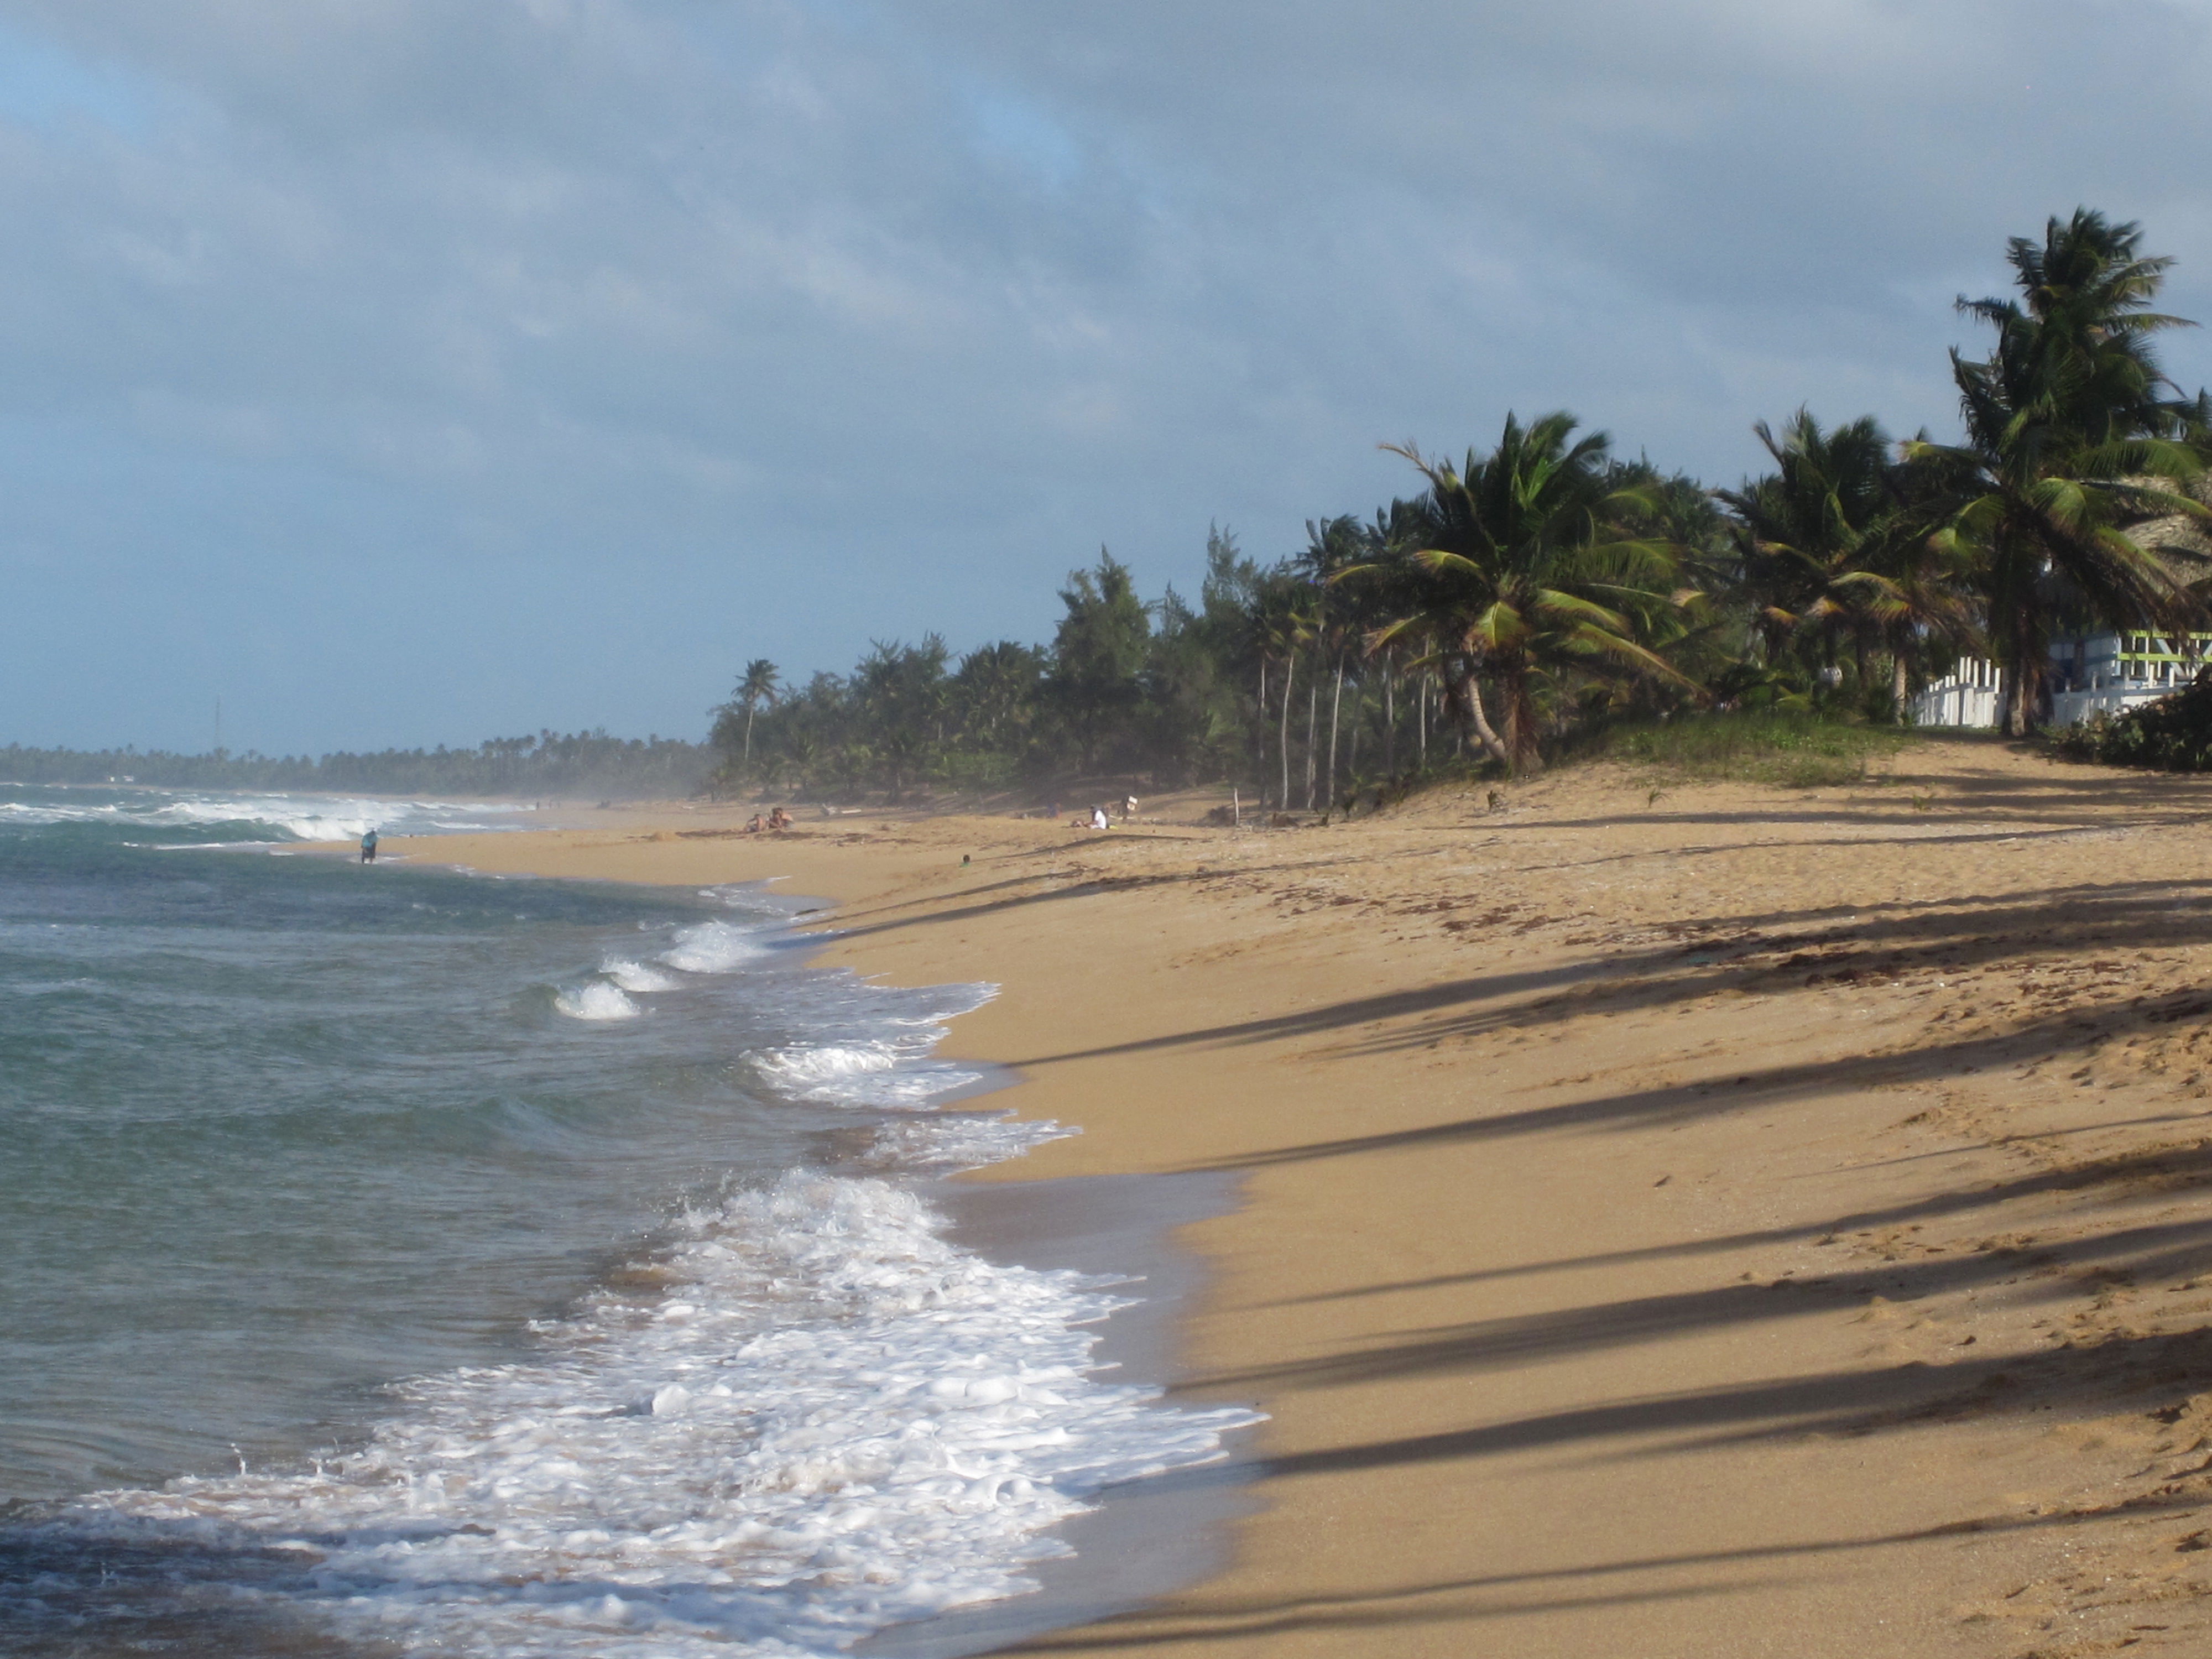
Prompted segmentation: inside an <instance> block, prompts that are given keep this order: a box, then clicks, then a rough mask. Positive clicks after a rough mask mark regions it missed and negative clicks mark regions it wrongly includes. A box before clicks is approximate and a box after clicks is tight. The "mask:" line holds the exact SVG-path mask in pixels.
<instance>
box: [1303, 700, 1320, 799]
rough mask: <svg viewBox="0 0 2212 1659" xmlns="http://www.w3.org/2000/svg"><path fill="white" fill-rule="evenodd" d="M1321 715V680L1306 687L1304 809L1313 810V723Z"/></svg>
mask: <svg viewBox="0 0 2212 1659" xmlns="http://www.w3.org/2000/svg"><path fill="white" fill-rule="evenodd" d="M1320 715H1321V682H1320V681H1318V680H1316V681H1315V682H1314V684H1311V685H1310V686H1308V687H1307V688H1306V811H1309V812H1310V811H1313V810H1314V802H1313V792H1314V748H1315V744H1314V723H1315V721H1316V720H1318V719H1319V718H1320Z"/></svg>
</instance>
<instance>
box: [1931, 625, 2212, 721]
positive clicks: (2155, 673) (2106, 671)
mask: <svg viewBox="0 0 2212 1659" xmlns="http://www.w3.org/2000/svg"><path fill="white" fill-rule="evenodd" d="M2176 647H2179V648H2178V649H2177V648H2176ZM2209 659H2212V634H2186V635H2165V634H2151V633H2144V632H2133V633H2114V634H2085V635H2075V636H2071V637H2069V638H2066V639H2059V640H2053V641H2051V673H2050V676H2049V678H2047V679H2046V680H2045V683H2044V685H2045V693H2046V695H2047V696H2048V697H2049V699H2050V709H2049V718H2050V722H2051V725H2053V726H2079V725H2081V722H2082V721H2084V720H2087V719H2088V718H2089V717H2090V716H2091V715H2093V714H2120V713H2122V712H2123V711H2124V710H2126V709H2130V708H2136V707H2138V706H2139V705H2141V704H2143V703H2147V702H2157V701H2158V700H2159V699H2160V697H2163V696H2169V695H2171V694H2172V693H2173V692H2175V691H2178V690H2180V689H2181V688H2182V687H2183V686H2185V685H2187V684H2189V683H2190V682H2191V680H2193V679H2195V678H2197V670H2198V669H2199V668H2200V667H2202V666H2203V665H2204V664H2205V662H2206V661H2207V660H2209ZM2001 680H2002V672H2001V671H2000V670H1999V669H1998V667H1997V665H1996V664H1995V663H1993V662H1990V661H1989V660H1987V659H1984V658H1981V657H1962V658H1960V659H1959V662H1958V665H1957V666H1956V667H1954V669H1953V670H1952V671H1951V672H1950V673H1949V674H1948V675H1946V676H1945V677H1944V678H1942V679H1940V680H1935V681H1931V682H1930V683H1929V685H1928V686H1927V688H1926V689H1925V690H1922V691H1921V692H1919V693H1918V694H1917V695H1916V696H1913V697H1912V698H1911V701H1910V702H1908V704H1907V705H1906V706H1907V707H1908V708H1910V709H1911V713H1912V723H1913V724H1914V725H1915V726H1960V727H1967V728H1980V729H1987V728H1990V727H1993V726H1996V725H1997V724H1998V715H1999V699H2000V695H2001V686H2000V681H2001Z"/></svg>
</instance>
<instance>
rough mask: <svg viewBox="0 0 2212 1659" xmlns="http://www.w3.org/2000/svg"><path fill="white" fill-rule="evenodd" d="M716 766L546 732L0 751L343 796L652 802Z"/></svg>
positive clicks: (696, 749) (17, 761)
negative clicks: (362, 747)
mask: <svg viewBox="0 0 2212 1659" xmlns="http://www.w3.org/2000/svg"><path fill="white" fill-rule="evenodd" d="M714 763H715V757H714V751H713V750H710V749H708V747H707V746H706V745H705V744H697V743H687V742H684V741H682V740H680V739H678V738H661V737H651V738H612V737H609V736H608V735H607V734H606V733H605V732H566V733H563V732H551V731H545V732H538V734H537V736H535V737H520V738H492V739H491V740H490V741H489V742H488V743H483V744H478V745H477V747H475V748H473V749H448V748H447V747H445V746H444V745H443V744H441V745H440V746H439V747H437V748H435V749H383V750H376V751H374V752H373V753H365V754H356V753H353V752H350V751H348V750H339V751H337V752H336V753H333V754H328V755H324V756H321V757H308V756H306V755H278V756H272V755H263V754H258V753H256V752H253V751H252V750H248V751H246V752H245V753H242V754H233V753H232V752H231V751H230V750H227V749H216V750H212V751H210V752H209V753H207V754H204V755H179V754H173V753H171V752H169V751H167V750H138V749H102V750H82V749H32V748H26V747H24V746H23V745H21V744H9V745H8V746H7V747H6V748H4V749H0V782H6V783H68V784H96V783H107V782H111V781H126V780H127V781H131V782H133V783H139V784H146V785H150V786H154V787H161V788H170V789H252V790H305V791H311V792H326V793H337V794H348V793H362V794H376V795H446V796H453V795H508V796H518V795H519V796H532V797H552V798H559V797H568V798H572V799H574V798H582V797H604V798H608V799H615V798H620V799H631V800H638V799H655V798H666V797H670V796H683V795H690V794H694V793H697V792H698V791H699V789H700V788H701V787H702V785H703V784H704V782H705V781H706V779H707V777H708V775H709V774H710V772H711V771H712V769H713V768H714Z"/></svg>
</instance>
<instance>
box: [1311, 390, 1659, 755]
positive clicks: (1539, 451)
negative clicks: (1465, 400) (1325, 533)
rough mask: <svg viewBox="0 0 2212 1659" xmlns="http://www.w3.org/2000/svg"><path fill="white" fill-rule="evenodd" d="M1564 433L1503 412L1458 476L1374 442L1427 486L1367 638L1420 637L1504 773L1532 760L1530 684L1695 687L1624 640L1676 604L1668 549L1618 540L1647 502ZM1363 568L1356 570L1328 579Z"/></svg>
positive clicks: (1450, 699) (1595, 449)
mask: <svg viewBox="0 0 2212 1659" xmlns="http://www.w3.org/2000/svg"><path fill="white" fill-rule="evenodd" d="M1576 425H1577V422H1576V421H1575V418H1574V416H1571V415H1568V414H1565V413H1564V412H1562V413H1559V414H1553V415H1547V416H1542V417H1541V418H1540V419H1538V420H1536V421H1534V422H1530V423H1529V424H1528V426H1527V427H1525V428H1524V427H1523V426H1522V424H1521V422H1520V421H1519V420H1518V419H1517V418H1516V417H1515V416H1512V415H1510V414H1509V415H1508V416H1506V417H1505V429H1504V433H1503V435H1501V436H1500V437H1499V439H1498V447H1497V448H1495V449H1494V450H1492V452H1491V453H1489V454H1487V455H1485V456H1480V457H1478V456H1476V455H1475V454H1474V453H1473V452H1469V453H1468V458H1467V464H1466V465H1465V467H1464V468H1462V469H1455V468H1454V467H1452V466H1451V465H1449V464H1448V463H1445V462H1440V461H1431V460H1429V459H1427V458H1426V457H1425V456H1423V455H1422V453H1420V451H1419V449H1417V448H1415V447H1413V445H1411V444H1403V445H1400V444H1386V445H1384V446H1383V447H1384V448H1386V449H1389V450H1390V451H1391V452H1392V453H1395V454H1400V455H1403V456H1404V457H1405V458H1406V459H1407V460H1409V461H1411V462H1412V463H1413V465H1414V466H1415V467H1417V468H1419V471H1420V473H1421V476H1422V477H1424V478H1425V479H1426V480H1427V481H1428V485H1429V489H1428V493H1427V495H1425V497H1424V498H1423V500H1422V501H1421V502H1420V504H1419V517H1420V520H1421V524H1420V530H1421V532H1422V533H1421V535H1420V538H1419V544H1418V545H1417V546H1416V547H1415V548H1414V550H1413V552H1412V556H1411V564H1412V567H1413V574H1414V575H1415V580H1413V582H1411V583H1410V584H1409V585H1408V590H1409V591H1408V592H1407V598H1408V599H1411V600H1412V602H1413V603H1412V605H1411V607H1410V608H1409V609H1408V610H1407V611H1406V612H1405V613H1404V614H1402V615H1401V616H1399V617H1395V618H1392V619H1391V620H1389V622H1386V623H1384V624H1383V626H1381V627H1380V628H1378V629H1375V630H1374V632H1373V633H1371V634H1370V636H1369V643H1370V648H1380V647H1383V646H1386V645H1388V644H1389V643H1390V642H1391V641H1393V640H1395V639H1399V638H1401V637H1403V636H1407V635H1414V636H1419V635H1427V636H1428V638H1429V639H1430V641H1431V645H1432V649H1433V650H1434V652H1435V654H1436V658H1437V667H1438V670H1439V672H1440V675H1441V678H1442V679H1443V684H1444V690H1445V703H1446V707H1447V708H1449V710H1450V711H1451V712H1452V713H1454V714H1456V715H1458V716H1460V717H1461V718H1462V719H1463V720H1464V721H1465V722H1466V723H1467V724H1469V725H1471V726H1474V730H1475V732H1476V734H1477V736H1478V737H1479V738H1480V741H1481V744H1482V746H1483V748H1484V749H1485V750H1486V751H1487V752H1488V753H1489V755H1490V756H1491V757H1492V759H1493V760H1496V761H1498V763H1500V764H1502V765H1504V766H1505V767H1507V768H1508V769H1510V770H1513V771H1516V772H1522V771H1527V770H1528V769H1532V768H1534V767H1535V766H1537V765H1539V764H1540V763H1541V757H1540V754H1539V750H1538V742H1539V738H1540V736H1541V732H1540V729H1539V721H1538V714H1537V707H1536V696H1535V693H1536V689H1537V685H1538V683H1539V681H1541V680H1545V679H1549V678H1557V677H1558V676H1559V675H1560V674H1561V673H1562V672H1564V671H1566V670H1568V669H1570V668H1572V667H1576V666H1580V665H1589V666H1594V667H1614V668H1621V669H1626V670H1627V671H1631V672H1633V673H1636V674H1639V675H1645V676H1650V677H1652V678H1659V679H1664V680H1668V681H1670V682H1673V683H1674V684H1680V685H1681V686H1683V687H1685V688H1686V689H1692V690H1694V688H1693V687H1691V686H1690V683H1689V682H1688V681H1687V680H1686V678H1684V677H1683V676H1682V675H1681V674H1680V673H1679V672H1678V671H1676V670H1675V669H1674V667H1673V666H1672V665H1669V664H1668V663H1667V662H1666V661H1665V660H1664V659H1662V658H1661V657H1660V656H1659V655H1658V654H1657V653H1656V652H1653V651H1652V650H1650V648H1649V647H1646V646H1644V644H1642V643H1640V642H1639V641H1638V638H1637V637H1636V636H1637V635H1638V634H1639V633H1641V632H1644V631H1645V625H1646V623H1648V621H1649V620H1650V617H1653V616H1654V615H1655V614H1656V612H1658V611H1662V610H1664V609H1666V608H1668V607H1669V606H1671V605H1675V604H1678V603H1680V600H1681V599H1684V598H1686V595H1682V594H1680V593H1679V592H1674V591H1673V584H1674V580H1675V574H1676V568H1677V567H1676V561H1675V558H1674V552H1673V550H1672V549H1670V548H1669V547H1668V545H1667V544H1665V543H1663V542H1661V541H1659V540H1656V539H1653V538H1638V537H1634V536H1630V535H1626V534H1624V533H1621V527H1620V520H1621V518H1622V516H1623V514H1624V513H1627V512H1629V511H1631V510H1633V509H1635V508H1637V507H1649V506H1650V503H1649V502H1648V501H1645V498H1644V493H1643V492H1641V491H1640V490H1639V489H1636V488H1633V487H1632V488H1630V489H1614V488H1613V484H1612V482H1611V480H1610V478H1609V477H1608V471H1607V439H1606V436H1605V435H1604V434H1602V433H1591V434H1589V435H1586V436H1584V437H1583V438H1581V439H1579V440H1577V439H1576V438H1575V437H1574V430H1575V427H1576ZM1373 569H1374V567H1372V566H1368V567H1354V568H1352V569H1349V570H1346V571H1344V572H1342V573H1340V577H1339V580H1347V579H1352V578H1355V577H1359V576H1363V575H1364V574H1368V573H1369V572H1370V571H1371V570H1373ZM1483 677H1486V678H1489V679H1490V680H1491V681H1492V683H1493V684H1495V685H1496V687H1497V689H1498V699H1499V702H1500V704H1501V714H1502V720H1501V724H1502V725H1503V726H1504V732H1503V734H1502V735H1501V734H1500V733H1499V732H1497V731H1495V730H1493V729H1492V726H1491V723H1490V720H1489V719H1488V716H1487V713H1486V710H1485V708H1483V703H1482V694H1481V690H1480V684H1479V680H1480V678H1483Z"/></svg>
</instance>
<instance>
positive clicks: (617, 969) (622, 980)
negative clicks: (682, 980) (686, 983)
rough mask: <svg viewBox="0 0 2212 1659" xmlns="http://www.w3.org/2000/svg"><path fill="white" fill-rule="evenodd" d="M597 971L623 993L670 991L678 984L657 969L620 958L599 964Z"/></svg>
mask: <svg viewBox="0 0 2212 1659" xmlns="http://www.w3.org/2000/svg"><path fill="white" fill-rule="evenodd" d="M599 971H600V972H601V973H602V974H605V975H606V976H607V977H608V978H609V979H611V980H612V981H614V982H615V983H616V984H617V985H619V986H621V987H622V988H623V990H625V991H672V990H674V989H675V988H676V986H677V984H678V981H675V980H673V979H671V978H670V977H669V976H668V975H666V974H664V973H662V972H661V971H660V970H659V969H657V968H648V967H647V966H646V965H645V964H644V963H641V962H629V961H625V960H623V959H622V958H620V957H615V958H611V959H610V960H608V961H606V962H603V963H600V964H599Z"/></svg>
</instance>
